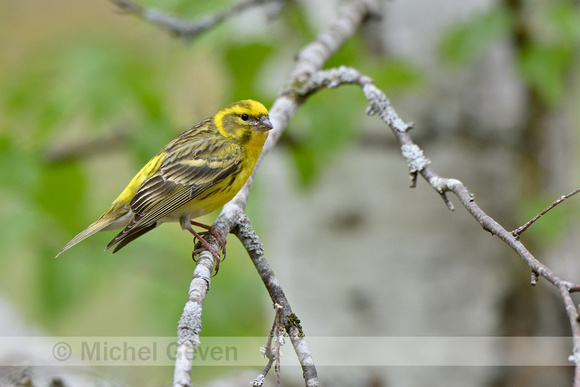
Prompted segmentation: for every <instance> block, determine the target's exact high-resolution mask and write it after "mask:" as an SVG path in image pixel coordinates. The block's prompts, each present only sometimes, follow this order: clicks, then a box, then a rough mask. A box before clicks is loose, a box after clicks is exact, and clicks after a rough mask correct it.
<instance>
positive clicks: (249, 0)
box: [110, 0, 287, 40]
mask: <svg viewBox="0 0 580 387" xmlns="http://www.w3.org/2000/svg"><path fill="white" fill-rule="evenodd" d="M110 1H111V2H113V3H114V4H115V5H116V6H117V7H119V9H120V10H121V11H123V12H126V13H128V14H132V15H135V16H138V17H140V18H142V19H143V20H145V21H148V22H150V23H152V24H154V25H156V26H158V27H160V28H161V29H163V30H165V31H167V32H169V33H170V34H172V35H173V36H176V37H179V38H183V39H185V40H191V39H193V38H195V37H196V36H197V35H199V34H201V33H202V32H205V31H206V30H208V29H210V28H212V27H214V26H215V25H217V24H218V23H221V22H223V21H224V20H226V19H228V18H230V17H232V16H236V15H238V14H240V13H241V12H243V11H246V10H248V9H251V8H252V7H256V6H259V5H262V4H266V3H280V2H285V1H287V0H241V1H239V2H238V3H236V4H234V5H232V6H231V7H229V8H226V9H224V10H222V11H219V12H216V13H214V14H211V15H208V16H205V17H202V18H200V19H198V20H185V19H182V18H179V17H177V16H174V15H171V14H169V13H167V12H163V11H160V10H157V9H154V8H145V7H143V6H141V5H139V4H137V3H135V2H134V1H132V0H110ZM279 7H280V6H279V5H278V6H277V12H279Z"/></svg>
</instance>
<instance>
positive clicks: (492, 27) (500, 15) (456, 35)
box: [439, 6, 513, 64]
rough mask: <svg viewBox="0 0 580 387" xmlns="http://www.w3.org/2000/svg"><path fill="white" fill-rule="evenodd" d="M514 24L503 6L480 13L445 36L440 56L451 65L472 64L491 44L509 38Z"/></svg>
mask: <svg viewBox="0 0 580 387" xmlns="http://www.w3.org/2000/svg"><path fill="white" fill-rule="evenodd" d="M512 24H513V21H512V15H511V14H510V12H509V11H508V10H507V9H506V8H504V7H502V6H497V7H495V8H492V9H491V10H490V11H489V12H485V13H480V14H478V15H476V16H475V17H474V18H472V19H471V20H470V21H469V22H466V23H463V24H460V25H458V26H455V27H453V28H451V29H450V30H449V31H448V32H447V33H446V34H445V36H444V37H443V39H442V43H441V45H440V47H439V52H440V55H441V57H442V58H443V59H445V60H447V61H449V62H451V63H456V64H468V63H472V62H473V61H475V60H476V59H477V58H479V57H480V56H481V55H482V54H483V52H484V51H485V50H487V49H488V48H489V46H491V44H493V43H494V42H496V41H498V40H499V39H500V38H503V37H505V36H507V35H508V34H509V32H510V31H511V28H512Z"/></svg>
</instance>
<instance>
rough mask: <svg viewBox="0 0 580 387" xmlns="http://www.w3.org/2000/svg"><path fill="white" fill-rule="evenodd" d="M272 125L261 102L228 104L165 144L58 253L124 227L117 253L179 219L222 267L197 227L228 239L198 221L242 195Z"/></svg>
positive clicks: (115, 241)
mask: <svg viewBox="0 0 580 387" xmlns="http://www.w3.org/2000/svg"><path fill="white" fill-rule="evenodd" d="M272 128H273V126H272V123H271V122H270V118H269V117H268V110H267V109H266V108H265V107H264V105H262V104H261V103H260V102H256V101H253V100H244V101H238V102H234V103H232V104H230V105H228V106H226V107H224V108H223V109H221V110H220V111H218V112H217V113H216V114H215V115H214V116H213V117H210V118H208V119H206V120H204V121H202V122H200V123H198V124H197V125H195V126H194V127H192V128H191V129H188V130H186V131H185V132H183V133H182V134H181V135H179V137H177V138H176V139H174V140H173V141H171V142H170V143H169V144H167V145H166V146H165V147H163V148H162V149H161V150H160V151H159V153H157V154H156V155H155V156H154V157H153V158H152V159H151V160H149V162H148V163H147V164H145V166H144V167H143V168H142V169H141V170H140V171H139V173H137V175H136V176H135V177H134V178H133V180H131V182H130V183H129V185H128V186H127V187H126V188H125V189H124V190H123V192H121V194H120V195H119V197H117V199H115V201H114V202H113V204H111V207H110V208H109V209H108V210H107V211H105V213H104V214H103V215H101V216H100V217H99V218H98V219H97V220H95V221H94V222H93V223H92V224H91V225H90V226H89V227H87V228H86V229H85V230H84V231H82V232H81V233H79V234H78V235H77V236H75V237H74V238H73V239H72V240H71V241H70V242H69V243H67V244H66V246H65V247H64V248H63V249H62V250H61V251H60V252H59V253H58V254H57V257H58V256H59V255H61V254H62V253H64V252H65V251H66V250H68V249H70V248H71V247H72V246H74V245H76V244H77V243H79V242H80V241H82V240H84V239H86V238H88V237H90V236H91V235H93V234H95V233H96V232H98V231H109V230H118V229H122V231H121V232H120V233H119V234H117V236H115V238H113V240H111V242H109V244H108V245H107V247H106V248H105V250H107V249H109V248H111V247H113V246H115V249H114V250H113V253H115V252H117V251H118V250H119V249H121V248H122V247H123V246H125V245H126V244H127V243H129V242H131V241H133V240H134V239H136V238H138V237H140V236H141V235H143V234H145V233H146V232H148V231H151V230H153V229H154V228H155V227H157V226H158V225H160V224H161V223H165V222H179V223H180V224H181V228H182V229H184V230H188V231H189V232H191V233H192V234H193V235H194V236H195V237H196V238H197V239H198V240H199V241H200V242H201V243H202V244H203V245H204V247H205V248H206V249H208V250H210V251H211V252H212V254H214V255H215V256H216V262H217V264H216V270H217V268H218V267H219V261H220V259H219V253H218V252H217V251H216V250H215V249H214V248H213V247H212V246H211V245H209V244H208V243H207V242H206V241H205V240H203V238H201V237H200V235H199V234H198V233H197V232H196V231H195V230H193V228H192V227H191V225H192V224H194V225H197V226H202V227H204V228H206V229H209V230H210V231H209V232H210V233H212V234H214V235H215V236H216V238H217V239H218V241H219V242H220V244H221V247H222V249H223V248H224V247H225V238H224V237H223V236H222V235H221V234H219V232H217V231H215V230H213V229H212V228H211V227H209V226H205V225H202V224H200V223H197V222H193V221H192V219H195V218H197V217H200V216H202V215H205V214H209V213H210V212H213V211H214V210H217V209H218V208H220V207H221V206H223V205H224V204H226V203H227V202H228V201H230V200H231V199H232V198H233V197H234V196H235V195H236V194H237V193H238V191H239V190H240V189H241V188H242V187H243V186H244V184H245V183H246V181H247V180H248V178H249V177H250V175H251V174H252V171H253V170H254V166H255V165H256V161H257V160H258V157H259V156H260V153H261V152H262V147H263V145H264V142H265V141H266V138H267V137H268V131H269V130H270V129H272ZM216 233H217V234H219V235H216ZM216 254H217V255H216Z"/></svg>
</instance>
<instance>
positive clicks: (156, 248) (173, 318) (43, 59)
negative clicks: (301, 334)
mask: <svg viewBox="0 0 580 387" xmlns="http://www.w3.org/2000/svg"><path fill="white" fill-rule="evenodd" d="M65 3H66V4H62V5H60V6H54V7H52V6H49V5H47V4H44V3H43V2H40V1H36V2H35V5H36V7H37V8H36V9H35V11H34V12H30V8H29V7H27V6H26V5H25V4H24V3H20V2H9V3H0V26H1V27H0V29H1V30H2V31H3V33H2V34H0V165H1V168H0V213H1V215H2V217H3V219H4V221H3V222H2V224H0V243H1V244H2V258H1V259H0V292H1V293H2V295H3V296H5V297H8V298H9V299H10V300H11V302H12V303H14V304H15V305H18V310H19V312H20V313H21V314H23V315H24V316H26V317H27V318H28V319H29V320H30V321H31V324H32V325H38V326H40V327H42V329H43V330H45V331H47V333H51V334H56V335H70V336H73V335H80V336H97V335H131V336H138V335H153V336H165V335H175V331H176V326H177V322H178V320H179V317H180V315H181V312H182V309H183V305H184V304H185V301H186V299H187V290H188V287H189V282H190V280H191V273H192V271H193V263H192V261H191V258H190V254H191V250H192V246H191V243H192V242H191V238H190V237H189V236H188V235H185V234H184V233H183V232H181V231H180V230H179V227H178V226H177V225H164V226H163V227H160V228H159V229H158V230H156V231H155V232H154V233H151V234H148V235H147V236H145V237H143V238H140V239H139V241H138V242H137V243H134V244H131V245H129V246H128V247H126V248H125V249H123V250H122V251H121V252H120V253H118V254H116V255H115V256H111V255H110V254H109V253H104V252H103V251H102V250H103V247H104V246H105V245H106V243H107V242H108V241H109V240H110V239H111V238H112V236H113V235H114V234H113V233H99V234H97V235H95V236H93V237H91V238H89V239H87V240H86V241H84V242H83V243H81V244H79V245H78V246H75V247H74V248H73V249H71V250H70V251H69V252H67V253H66V254H65V255H63V256H62V257H60V258H59V259H57V260H55V259H53V257H54V256H55V255H56V253H57V252H58V251H59V250H60V249H61V248H62V246H63V245H64V244H65V243H66V242H67V241H68V240H70V239H71V238H72V237H73V236H74V235H75V234H76V233H77V232H79V231H81V230H82V229H83V228H85V227H86V226H87V225H88V224H89V223H90V222H92V221H93V220H94V219H95V218H96V217H97V216H99V215H100V214H101V212H102V211H104V210H105V209H106V208H107V206H108V204H109V203H110V202H111V201H112V200H113V199H114V198H115V197H116V195H117V194H118V193H119V192H120V190H121V189H122V188H123V187H124V184H126V183H127V182H128V181H129V180H130V178H131V177H132V176H133V174H134V173H135V172H136V171H137V170H138V169H139V168H140V166H141V165H142V164H144V163H145V162H146V161H147V160H148V159H149V158H150V157H151V156H152V155H153V154H155V153H156V152H157V151H158V150H159V148H160V147H162V146H163V145H164V144H166V143H167V142H168V141H169V140H170V139H172V138H174V137H175V136H176V135H177V134H178V133H180V132H181V131H183V130H185V129H187V127H188V125H191V124H192V123H195V122H198V121H200V120H201V119H203V118H205V117H207V116H209V115H211V114H213V113H214V112H215V110H216V109H217V108H219V107H221V106H222V105H225V104H226V103H229V102H231V101H233V100H237V99H242V98H255V99H259V100H261V101H263V102H265V104H266V105H269V104H270V103H271V102H272V101H273V100H274V98H275V96H276V95H275V90H276V89H277V88H278V87H280V86H281V82H282V81H283V80H282V79H273V78H272V77H271V76H270V77H269V78H268V76H267V74H272V73H276V72H272V70H273V67H274V66H277V65H279V63H281V62H283V63H291V60H292V55H294V54H295V53H296V52H297V50H298V49H299V48H300V47H301V46H302V45H304V44H305V43H306V42H308V40H309V39H310V38H311V37H312V36H313V35H314V34H315V33H316V32H317V31H318V30H319V26H311V25H310V23H308V22H307V21H306V18H304V15H303V14H302V10H301V8H300V7H299V6H298V5H297V4H295V3H292V4H290V5H288V6H287V7H286V8H285V10H284V12H283V13H282V14H281V16H280V18H279V19H278V20H276V21H270V22H266V21H265V20H262V19H260V20H256V14H252V16H248V17H246V18H245V19H244V17H245V16H244V15H240V16H239V18H240V20H237V21H236V20H235V19H234V21H232V22H231V23H225V24H223V25H221V26H219V27H217V28H216V29H214V30H212V31H210V32H208V33H207V34H205V35H203V36H201V37H200V38H199V39H198V40H196V41H195V42H193V43H192V44H191V46H186V45H183V44H182V43H181V42H178V41H175V40H174V39H172V38H170V37H168V35H167V34H165V33H164V32H161V31H159V30H158V29H157V28H156V27H153V26H151V25H148V24H146V23H144V22H142V21H140V20H138V19H135V18H130V17H125V16H119V15H118V14H117V13H116V12H114V11H115V9H114V7H113V6H112V5H111V4H109V3H108V2H96V3H94V4H82V3H78V2H73V1H72V0H66V1H65ZM230 3H231V2H230V1H225V0H224V1H219V2H211V3H210V2H191V1H185V0H172V1H169V2H167V1H164V2H161V1H153V0H151V1H146V2H143V4H144V5H150V6H154V7H156V8H158V9H162V10H165V11H168V12H175V13H176V14H179V15H182V16H184V17H193V16H195V17H197V16H199V15H204V14H206V13H208V12H211V11H212V10H216V9H220V8H221V7H223V6H226V5H227V4H230ZM59 4H60V3H59ZM6 15H11V16H12V17H6ZM260 22H263V28H262V29H261V30H260V31H261V32H260V33H256V30H255V26H254V25H255V24H256V23H258V24H259V23H260ZM236 23H237V24H236ZM244 25H247V26H248V27H252V28H250V31H249V32H248V33H244V28H243V27H244ZM238 29H241V31H238ZM234 32H235V33H234ZM280 41H283V42H284V44H280ZM334 65H350V66H355V67H359V68H360V69H361V70H363V71H365V72H367V74H368V75H370V76H372V77H375V79H376V81H377V84H379V85H380V86H386V87H391V88H392V89H394V90H396V91H404V90H407V89H408V88H410V87H416V86H417V85H420V84H421V76H420V74H419V72H418V71H416V70H413V68H412V66H410V64H408V63H404V62H400V61H396V60H389V61H386V60H384V59H381V58H379V57H376V56H373V55H372V54H371V52H370V50H369V49H368V48H366V47H365V44H364V42H363V41H362V40H361V39H358V38H357V39H356V40H355V41H353V42H352V43H350V44H349V45H348V46H347V47H345V49H344V50H342V51H341V52H340V53H339V54H338V56H337V57H336V58H335V59H334V60H333V62H332V63H331V64H329V66H334ZM276 74H278V73H276ZM353 92H356V91H355V90H354V88H353V89H351V90H350V91H349V90H346V89H345V90H340V91H339V92H336V93H335V92H333V93H330V92H326V93H323V94H321V96H320V97H318V96H316V97H314V98H312V101H311V103H310V102H309V103H308V104H306V105H305V106H304V108H303V109H302V110H301V111H300V115H299V116H298V117H297V118H296V122H297V123H298V124H295V123H294V121H293V122H292V123H291V125H290V128H289V132H290V133H293V134H292V136H293V137H295V139H296V141H295V142H294V143H292V144H290V148H291V154H292V160H291V164H290V165H292V166H293V167H296V168H297V169H298V170H299V171H300V174H299V175H300V176H301V181H302V183H304V184H308V183H312V182H313V181H315V177H316V174H317V173H318V172H320V171H321V170H323V167H324V166H325V165H327V164H328V163H330V162H332V160H333V158H334V157H337V156H338V155H339V154H340V152H341V151H342V150H344V149H345V147H347V146H349V144H352V143H353V142H354V141H356V136H357V133H358V132H359V130H360V121H361V120H362V119H364V115H363V112H364V107H365V105H366V103H365V101H364V99H363V97H362V95H361V94H360V92H357V96H356V97H354V94H352V93H353ZM112 134H115V135H118V136H111V135H112ZM104 138H116V139H117V141H116V143H110V142H103V144H105V145H100V146H96V145H95V146H93V145H92V144H99V143H100V141H101V140H103V139H104ZM260 184H265V182H262V181H260V179H259V177H258V181H257V186H256V187H255V188H254V191H255V192H254V195H259V191H260V188H259V187H260ZM248 211H249V213H250V214H249V215H250V218H251V219H253V222H254V223H255V224H256V225H257V227H258V230H259V229H260V226H259V225H260V221H259V215H260V208H259V206H258V205H253V204H252V203H250V205H249V207H248ZM212 219H213V217H209V218H207V219H201V221H204V222H210V223H211V222H212ZM233 239H234V238H230V243H229V244H228V259H227V260H226V261H225V262H224V263H223V264H222V267H221V270H220V273H219V275H218V276H217V277H215V278H214V279H213V280H212V288H211V292H209V295H208V297H207V300H206V303H205V305H204V320H203V323H204V330H203V334H204V335H229V336H235V335H265V332H267V331H268V329H269V324H270V321H269V319H270V315H269V314H267V312H265V308H264V306H267V305H269V301H268V298H267V295H266V293H265V291H264V289H263V286H262V285H261V283H260V281H259V280H258V276H257V275H256V274H255V271H254V269H253V267H252V265H251V264H250V262H249V260H248V259H247V257H246V255H245V254H244V252H243V251H242V249H241V247H240V245H239V243H237V242H236V241H233ZM266 243H267V239H266ZM266 310H267V309H266ZM204 372H205V371H204ZM170 373H171V370H167V374H170ZM157 377H160V379H158V380H160V381H161V380H162V381H163V382H166V380H167V379H168V377H167V375H161V376H157ZM142 378H143V380H147V376H146V375H145V376H143V375H142ZM149 382H151V380H149ZM163 382H160V383H163Z"/></svg>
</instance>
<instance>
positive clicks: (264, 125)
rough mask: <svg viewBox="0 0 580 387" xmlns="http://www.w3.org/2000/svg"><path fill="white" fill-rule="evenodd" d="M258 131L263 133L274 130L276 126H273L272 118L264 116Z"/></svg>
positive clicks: (261, 118) (260, 120)
mask: <svg viewBox="0 0 580 387" xmlns="http://www.w3.org/2000/svg"><path fill="white" fill-rule="evenodd" d="M258 122H259V123H258V130H260V131H262V132H266V131H268V130H270V129H274V125H272V121H270V117H268V116H262V117H260V119H259V121H258Z"/></svg>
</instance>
